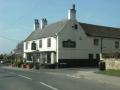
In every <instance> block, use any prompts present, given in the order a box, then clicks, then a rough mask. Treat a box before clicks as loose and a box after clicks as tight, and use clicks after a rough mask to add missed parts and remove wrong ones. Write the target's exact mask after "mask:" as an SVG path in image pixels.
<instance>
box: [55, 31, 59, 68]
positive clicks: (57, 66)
mask: <svg viewBox="0 0 120 90" xmlns="http://www.w3.org/2000/svg"><path fill="white" fill-rule="evenodd" d="M55 37H56V64H57V65H56V68H59V65H58V64H59V63H58V36H57V33H56V34H55Z"/></svg>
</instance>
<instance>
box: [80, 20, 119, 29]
mask: <svg viewBox="0 0 120 90" xmlns="http://www.w3.org/2000/svg"><path fill="white" fill-rule="evenodd" d="M79 24H86V25H91V26H96V27H102V28H112V29H116V30H120V28H118V27H112V26H104V25H98V24H92V23H85V22H79Z"/></svg>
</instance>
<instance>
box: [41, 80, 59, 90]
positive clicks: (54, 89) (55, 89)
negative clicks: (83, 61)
mask: <svg viewBox="0 0 120 90" xmlns="http://www.w3.org/2000/svg"><path fill="white" fill-rule="evenodd" d="M40 84H42V85H44V86H47V87H49V88H51V89H53V90H59V89H57V88H55V87H53V86H50V85H48V84H46V83H43V82H40Z"/></svg>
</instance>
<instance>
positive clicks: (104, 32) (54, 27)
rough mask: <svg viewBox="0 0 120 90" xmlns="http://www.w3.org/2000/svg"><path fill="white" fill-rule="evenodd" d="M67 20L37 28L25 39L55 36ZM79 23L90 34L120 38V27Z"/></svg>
mask: <svg viewBox="0 0 120 90" xmlns="http://www.w3.org/2000/svg"><path fill="white" fill-rule="evenodd" d="M67 21H68V20H61V21H58V22H56V23H53V24H49V25H47V26H46V27H44V28H43V29H42V30H40V29H38V30H35V31H33V32H32V33H31V34H30V35H29V36H28V37H27V38H26V39H25V41H30V40H36V39H41V38H45V37H51V36H54V35H55V34H56V33H59V32H60V31H61V30H63V28H64V26H65V25H66V23H67ZM79 24H80V26H81V27H82V28H83V30H84V31H85V33H86V34H87V35H88V36H95V37H106V38H118V39H120V28H113V27H106V26H100V25H93V24H86V23H81V22H79Z"/></svg>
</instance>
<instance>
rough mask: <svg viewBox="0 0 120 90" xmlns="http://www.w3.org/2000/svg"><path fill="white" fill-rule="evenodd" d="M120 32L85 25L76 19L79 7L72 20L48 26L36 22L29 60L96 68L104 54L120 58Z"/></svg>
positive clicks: (26, 47) (71, 13) (28, 49)
mask: <svg viewBox="0 0 120 90" xmlns="http://www.w3.org/2000/svg"><path fill="white" fill-rule="evenodd" d="M119 43H120V29H118V28H112V27H106V26H99V25H92V24H86V23H81V22H79V21H77V19H76V10H75V5H73V7H72V9H70V10H69V11H68V19H66V20H61V21H58V22H56V23H52V24H49V25H47V20H46V19H42V20H41V23H40V24H39V21H38V19H35V24H34V31H33V32H32V33H31V34H30V35H29V36H28V37H27V38H26V40H25V41H24V55H23V57H24V58H25V59H26V60H32V61H38V62H40V63H41V64H59V65H62V64H66V65H67V66H84V65H85V66H96V65H97V64H98V62H99V60H100V53H102V55H103V56H104V57H110V56H115V55H116V54H117V55H118V56H119V53H120V45H119Z"/></svg>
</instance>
